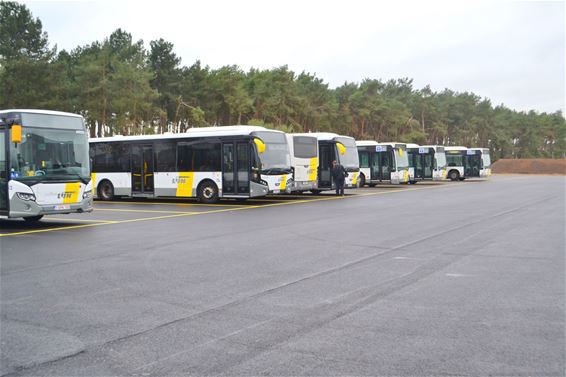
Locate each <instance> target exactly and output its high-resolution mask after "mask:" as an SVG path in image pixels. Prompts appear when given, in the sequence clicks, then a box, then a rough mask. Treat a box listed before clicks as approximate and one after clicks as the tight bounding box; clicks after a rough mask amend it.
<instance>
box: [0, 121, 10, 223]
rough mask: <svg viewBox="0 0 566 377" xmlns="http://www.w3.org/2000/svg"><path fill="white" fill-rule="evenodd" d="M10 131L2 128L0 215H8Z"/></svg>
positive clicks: (0, 147)
mask: <svg viewBox="0 0 566 377" xmlns="http://www.w3.org/2000/svg"><path fill="white" fill-rule="evenodd" d="M9 145H10V144H8V130H7V129H6V128H0V215H7V214H8V181H9V179H10V177H9V176H8V151H9V150H10V148H9Z"/></svg>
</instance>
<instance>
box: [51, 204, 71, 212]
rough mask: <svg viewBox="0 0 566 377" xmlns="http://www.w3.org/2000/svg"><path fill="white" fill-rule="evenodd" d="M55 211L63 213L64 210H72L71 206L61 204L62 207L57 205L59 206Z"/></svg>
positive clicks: (55, 207) (54, 207)
mask: <svg viewBox="0 0 566 377" xmlns="http://www.w3.org/2000/svg"><path fill="white" fill-rule="evenodd" d="M53 209H54V210H55V211H63V210H66V209H71V205H70V204H60V205H57V206H53Z"/></svg>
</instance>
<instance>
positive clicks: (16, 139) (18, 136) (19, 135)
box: [12, 124, 22, 144]
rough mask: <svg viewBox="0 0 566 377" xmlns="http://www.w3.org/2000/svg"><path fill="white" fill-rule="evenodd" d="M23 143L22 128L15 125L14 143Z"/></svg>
mask: <svg viewBox="0 0 566 377" xmlns="http://www.w3.org/2000/svg"><path fill="white" fill-rule="evenodd" d="M21 142H22V126H20V125H17V124H15V125H13V126H12V143H14V144H17V143H21Z"/></svg>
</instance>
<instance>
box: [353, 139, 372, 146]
mask: <svg viewBox="0 0 566 377" xmlns="http://www.w3.org/2000/svg"><path fill="white" fill-rule="evenodd" d="M375 145H377V141H373V140H356V146H358V147H373V146H375Z"/></svg>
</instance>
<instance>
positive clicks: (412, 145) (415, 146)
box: [407, 143, 428, 148]
mask: <svg viewBox="0 0 566 377" xmlns="http://www.w3.org/2000/svg"><path fill="white" fill-rule="evenodd" d="M420 147H422V148H428V147H427V146H425V145H418V144H415V143H407V148H420Z"/></svg>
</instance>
